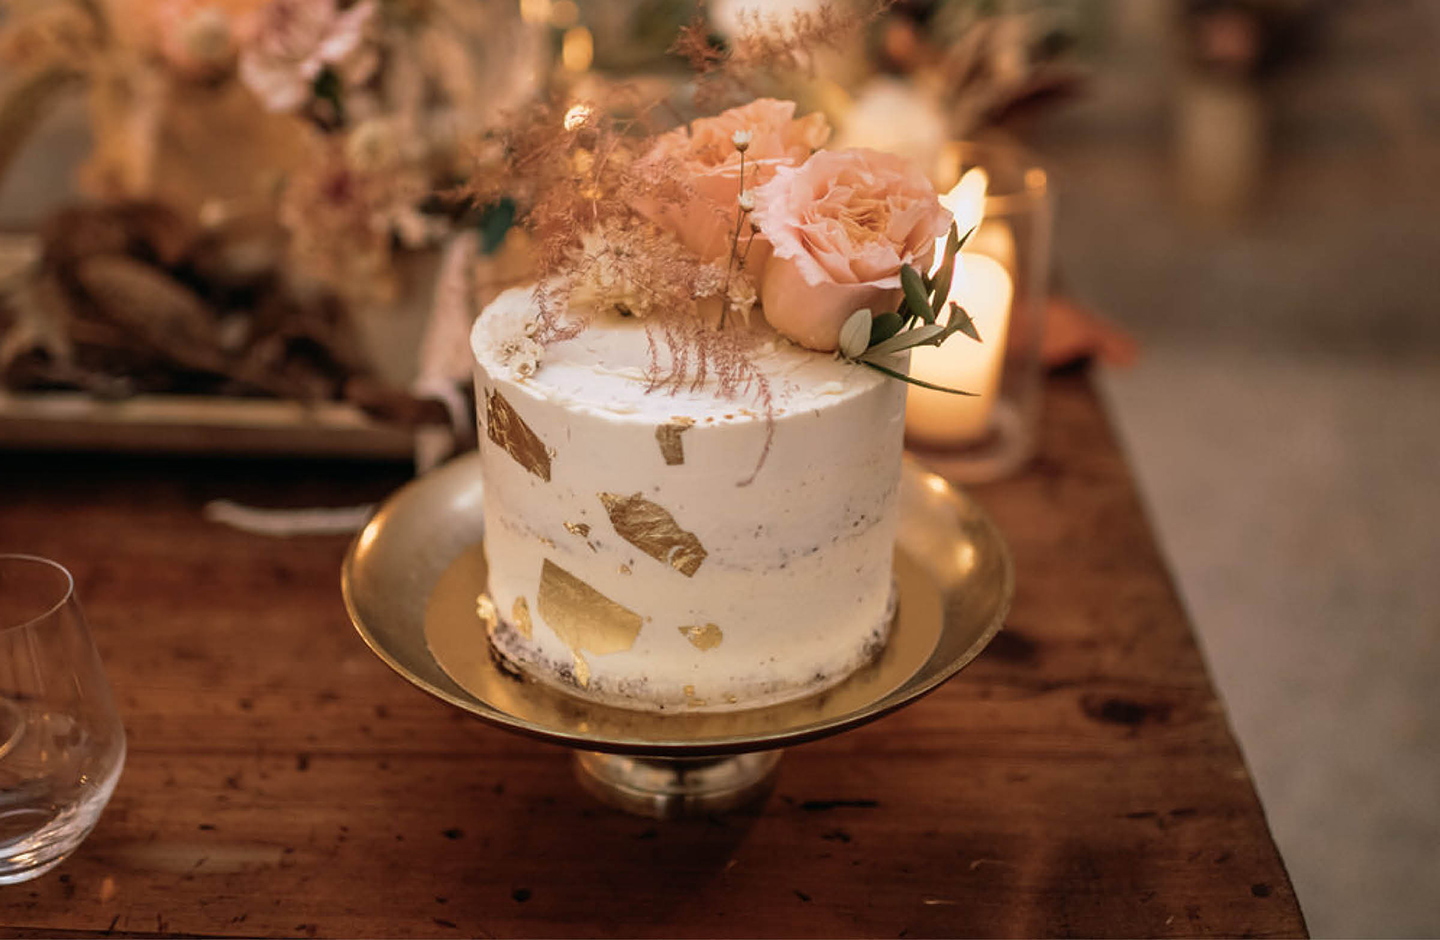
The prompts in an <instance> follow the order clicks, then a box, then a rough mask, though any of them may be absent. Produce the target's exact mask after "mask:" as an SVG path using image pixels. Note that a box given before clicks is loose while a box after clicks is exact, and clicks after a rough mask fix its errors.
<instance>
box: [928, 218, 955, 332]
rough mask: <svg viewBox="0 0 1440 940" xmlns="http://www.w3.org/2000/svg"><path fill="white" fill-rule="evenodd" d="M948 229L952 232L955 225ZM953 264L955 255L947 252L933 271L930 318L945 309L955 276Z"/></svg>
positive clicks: (938, 314)
mask: <svg viewBox="0 0 1440 940" xmlns="http://www.w3.org/2000/svg"><path fill="white" fill-rule="evenodd" d="M950 229H951V231H952V232H953V231H954V229H955V226H953V225H952V226H950ZM955 264H956V258H955V256H954V255H951V254H947V255H946V256H945V261H944V262H943V263H942V264H941V265H940V270H939V271H937V272H935V287H934V290H933V292H932V293H931V295H930V315H931V318H932V319H933V318H935V317H938V316H940V311H941V310H943V309H945V301H947V300H949V299H950V285H951V284H952V283H953V282H954V278H955Z"/></svg>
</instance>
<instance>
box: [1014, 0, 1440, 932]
mask: <svg viewBox="0 0 1440 940" xmlns="http://www.w3.org/2000/svg"><path fill="white" fill-rule="evenodd" d="M1095 13H1096V21H1095V22H1096V31H1095V33H1094V34H1093V35H1094V36H1095V44H1094V47H1093V58H1092V64H1093V66H1094V71H1093V73H1092V76H1091V81H1090V83H1089V85H1088V86H1087V89H1086V93H1085V94H1083V95H1081V96H1079V97H1077V98H1076V99H1075V100H1074V101H1073V102H1071V103H1070V104H1069V105H1067V106H1065V107H1062V108H1058V109H1056V110H1054V111H1053V112H1051V113H1049V114H1047V116H1046V117H1045V119H1044V120H1043V121H1042V122H1041V123H1040V126H1039V127H1037V128H1036V136H1035V141H1034V142H1035V144H1036V145H1037V146H1038V147H1039V148H1040V149H1041V151H1042V152H1043V153H1044V155H1045V159H1046V161H1047V162H1048V163H1049V165H1050V166H1051V167H1052V168H1053V170H1054V172H1055V175H1056V177H1057V185H1056V189H1057V191H1058V192H1059V193H1060V205H1059V210H1058V215H1057V225H1058V243H1057V246H1056V257H1057V260H1058V262H1059V264H1060V266H1061V272H1062V275H1063V277H1064V278H1065V280H1066V282H1067V286H1068V287H1069V288H1070V289H1071V290H1072V291H1073V293H1075V294H1076V295H1077V296H1079V297H1080V298H1082V299H1084V300H1085V301H1087V302H1089V303H1090V304H1092V305H1094V306H1095V307H1096V308H1097V309H1098V310H1099V311H1101V312H1103V313H1104V314H1105V315H1107V316H1110V317H1112V318H1114V319H1115V320H1117V321H1119V322H1120V323H1122V324H1123V325H1124V326H1125V327H1127V328H1128V329H1130V330H1131V331H1133V333H1134V334H1135V335H1136V337H1137V338H1138V339H1139V340H1140V341H1141V346H1142V354H1141V358H1140V360H1139V362H1138V363H1137V364H1136V365H1135V366H1134V367H1132V368H1129V369H1125V370H1110V369H1102V371H1101V382H1102V385H1103V388H1104V390H1105V393H1106V396H1107V398H1108V400H1109V403H1110V405H1111V408H1112V414H1113V417H1114V419H1115V421H1116V422H1117V424H1118V426H1119V429H1120V431H1121V433H1122V436H1123V438H1124V440H1125V442H1126V445H1127V447H1128V449H1129V452H1130V454H1131V456H1132V458H1133V460H1134V462H1135V464H1136V470H1137V472H1138V474H1139V477H1140V481H1141V485H1142V489H1143V492H1144V494H1145V496H1146V498H1147V500H1148V503H1149V506H1150V511H1151V513H1152V517H1153V520H1154V522H1155V524H1156V525H1157V527H1158V529H1159V533H1160V537H1161V541H1162V544H1163V546H1164V548H1165V551H1166V553H1167V555H1168V557H1169V559H1170V562H1171V564H1172V566H1173V570H1174V571H1175V573H1176V575H1177V578H1178V580H1179V583H1180V589H1181V592H1182V594H1183V596H1184V599H1185V602H1186V604H1187V606H1188V608H1189V610H1190V613H1191V616H1192V617H1193V619H1194V622H1195V625H1196V628H1197V630H1198V632H1199V634H1200V637H1201V640H1202V643H1203V644H1204V647H1205V651H1206V653H1207V655H1208V658H1209V661H1210V665H1211V669H1212V671H1213V673H1214V676H1215V679H1216V681H1217V682H1218V684H1219V686H1220V689H1221V694H1222V697H1223V698H1224V700H1225V702H1226V704H1227V706H1228V708H1229V712H1230V716H1231V721H1232V722H1233V724H1234V727H1235V730H1236V732H1237V733H1238V736H1239V738H1240V742H1241V746H1242V748H1243V749H1244V752H1245V756H1246V759H1247V761H1248V762H1249V765H1250V769H1251V771H1252V773H1253V775H1254V777H1255V782H1256V784H1257V786H1258V789H1259V791H1260V796H1261V798H1262V800H1263V802H1264V804H1265V809H1266V812H1267V814H1268V816H1269V820H1270V824H1271V827H1272V829H1273V831H1274V834H1275V837H1276V840H1277V841H1278V843H1279V846H1280V850H1281V853H1282V854H1283V856H1284V858H1285V861H1286V864H1287V865H1288V867H1289V870H1290V873H1291V876H1292V878H1293V879H1294V883H1295V888H1296V891H1297V893H1298V895H1299V897H1300V902H1301V905H1302V906H1303V908H1304V910H1305V913H1306V916H1307V918H1308V921H1309V925H1310V928H1311V930H1312V931H1313V932H1314V934H1315V935H1316V936H1433V935H1434V934H1435V933H1436V932H1437V931H1440V892H1437V891H1436V888H1437V887H1440V801H1437V794H1440V697H1437V694H1436V691H1435V690H1436V688H1437V679H1440V578H1437V577H1436V574H1437V569H1440V529H1437V523H1440V489H1437V486H1436V480H1437V469H1440V419H1437V405H1440V317H1437V314H1440V303H1437V294H1436V291H1437V288H1440V274H1437V261H1440V222H1437V210H1440V59H1437V58H1436V56H1435V55H1434V50H1435V48H1436V45H1437V42H1440V3H1433V2H1429V0H1414V2H1405V0H1380V2H1361V0H1350V2H1331V3H1275V4H1261V3H1255V4H1228V5H1227V4H1184V5H1180V4H1175V3H1160V2H1148V0H1125V2H1119V0H1117V2H1113V3H1108V4H1105V5H1103V9H1102V8H1098V7H1097V8H1095ZM1232 14H1237V16H1236V17H1235V18H1229V17H1230V16H1231V15H1232ZM1267 17H1269V18H1268V19H1267ZM1267 24H1268V25H1267ZM1266 30H1273V32H1270V33H1269V34H1268V35H1267V33H1266ZM1252 51H1253V53H1254V54H1256V55H1259V56H1262V57H1266V59H1265V61H1264V62H1263V64H1260V65H1259V66H1258V67H1257V68H1256V69H1254V70H1250V71H1248V72H1246V70H1244V69H1235V68H1227V67H1226V66H1225V65H1223V64H1219V63H1216V62H1215V61H1214V60H1216V59H1222V60H1223V58H1224V57H1225V56H1227V55H1229V56H1239V57H1242V58H1243V57H1245V56H1247V55H1250V54H1252ZM1207 57H1208V59H1209V60H1210V62H1209V63H1208V64H1206V62H1205V60H1206V59H1207ZM1197 60H1200V61H1197ZM1236 72H1246V74H1243V75H1237V74H1235V73H1236Z"/></svg>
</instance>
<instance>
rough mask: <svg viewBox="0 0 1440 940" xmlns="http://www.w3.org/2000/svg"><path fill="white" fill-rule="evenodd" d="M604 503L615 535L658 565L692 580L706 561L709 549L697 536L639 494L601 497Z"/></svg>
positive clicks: (603, 495)
mask: <svg viewBox="0 0 1440 940" xmlns="http://www.w3.org/2000/svg"><path fill="white" fill-rule="evenodd" d="M600 502H602V503H604V504H605V511H606V512H607V513H609V514H610V522H611V524H612V525H614V526H615V531H616V532H617V533H619V535H620V537H621V538H622V539H624V540H625V541H627V542H629V543H630V544H631V545H634V546H635V547H636V548H638V549H640V551H642V552H644V553H645V554H647V555H649V556H650V557H651V558H654V559H656V560H657V561H663V562H665V563H666V564H668V565H670V566H671V567H672V568H674V569H675V570H676V571H678V572H680V573H681V574H683V575H685V577H687V578H690V577H694V576H695V572H696V571H698V570H699V569H700V563H701V562H703V561H704V560H705V547H704V546H703V545H701V544H700V540H699V539H698V538H696V537H695V534H694V533H693V532H686V531H685V530H684V529H682V528H680V526H679V524H678V523H676V522H675V517H674V516H672V515H670V513H669V511H667V510H666V509H665V507H664V506H661V505H659V504H658V503H652V502H650V500H648V499H646V498H645V497H644V496H642V495H640V494H639V493H636V494H635V495H633V496H620V495H617V494H615V493H601V494H600Z"/></svg>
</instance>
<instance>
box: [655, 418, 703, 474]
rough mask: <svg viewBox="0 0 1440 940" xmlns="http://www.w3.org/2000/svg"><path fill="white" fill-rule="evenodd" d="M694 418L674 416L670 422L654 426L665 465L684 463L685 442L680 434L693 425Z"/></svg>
mask: <svg viewBox="0 0 1440 940" xmlns="http://www.w3.org/2000/svg"><path fill="white" fill-rule="evenodd" d="M694 425H695V419H694V418H686V417H683V416H682V417H675V418H671V419H670V423H668V424H662V425H659V426H657V427H656V428H655V440H656V441H657V442H658V443H659V444H660V455H661V456H662V457H664V458H665V463H666V465H667V466H671V467H678V466H680V465H682V464H684V463H685V443H684V442H683V441H682V440H680V435H681V434H684V433H685V432H686V431H688V430H690V428H692V427H694Z"/></svg>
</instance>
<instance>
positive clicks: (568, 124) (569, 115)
mask: <svg viewBox="0 0 1440 940" xmlns="http://www.w3.org/2000/svg"><path fill="white" fill-rule="evenodd" d="M594 113H595V112H594V110H593V109H592V108H591V107H590V106H589V105H588V104H575V105H571V106H570V110H569V111H566V112H565V129H566V130H567V131H573V130H574V129H575V128H577V127H579V126H580V125H582V124H584V123H585V122H586V121H588V120H590V115H592V114H594Z"/></svg>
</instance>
